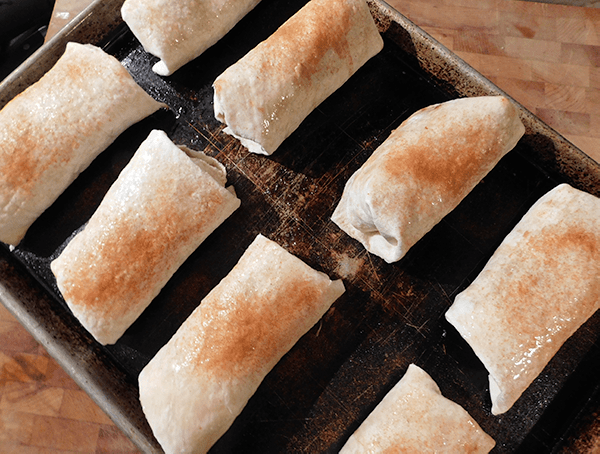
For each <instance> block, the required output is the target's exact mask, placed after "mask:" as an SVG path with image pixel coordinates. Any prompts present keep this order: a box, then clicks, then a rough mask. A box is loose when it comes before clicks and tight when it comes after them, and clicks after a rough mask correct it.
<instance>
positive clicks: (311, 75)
mask: <svg viewBox="0 0 600 454" xmlns="http://www.w3.org/2000/svg"><path fill="white" fill-rule="evenodd" d="M382 48H383V40H382V38H381V36H380V35H379V32H378V31H377V27H376V26H375V22H374V21H373V17H372V16H371V13H370V11H369V8H368V6H367V4H366V3H365V1H364V0H311V1H310V2H309V3H307V4H306V5H305V6H304V7H303V8H302V9H301V10H300V11H298V12H297V13H296V14H295V15H294V16H292V17H291V18H290V19H289V20H288V21H287V22H285V23H284V24H283V25H282V26H281V27H280V28H279V29H278V30H277V31H276V32H275V33H274V34H273V35H271V36H270V37H269V38H268V39H267V40H265V41H263V42H262V43H260V44H259V45H258V46H256V47H255V48H254V49H253V50H251V51H250V52H249V53H248V54H246V55H245V56H244V57H243V58H242V59H240V60H239V61H238V62H237V63H235V64H234V65H232V66H230V67H229V68H227V69H226V70H225V71H224V72H223V74H221V75H220V76H219V77H217V79H216V80H215V82H214V84H213V86H214V90H215V94H214V111H215V117H216V118H217V120H219V121H220V122H222V123H225V124H226V125H227V127H226V128H225V130H224V131H225V132H226V133H227V134H230V135H232V136H234V137H236V138H238V139H239V140H240V141H241V143H242V145H244V146H245V147H246V148H248V150H250V151H251V152H253V153H259V154H266V155H269V154H271V153H273V152H274V151H275V150H276V149H277V147H279V145H280V144H281V143H282V142H283V141H284V140H285V139H286V138H287V137H288V136H289V135H290V134H291V133H292V132H294V131H295V130H296V128H297V127H298V126H299V125H300V123H302V121H303V120H304V119H305V118H306V117H307V116H308V114H310V113H311V112H312V111H313V110H314V108H315V107H317V106H318V105H319V104H320V103H321V102H323V101H324V100H325V99H326V98H327V97H328V96H329V95H331V94H332V93H333V92H334V91H335V90H337V89H338V88H339V87H341V86H342V85H343V84H344V83H345V82H346V81H347V80H348V79H349V78H350V76H351V75H352V74H354V73H355V72H356V71H357V70H358V69H359V68H360V67H361V66H362V65H363V64H364V63H365V62H366V61H367V60H369V59H370V58H371V57H373V56H374V55H375V54H377V53H378V52H379V51H380V50H381V49H382Z"/></svg>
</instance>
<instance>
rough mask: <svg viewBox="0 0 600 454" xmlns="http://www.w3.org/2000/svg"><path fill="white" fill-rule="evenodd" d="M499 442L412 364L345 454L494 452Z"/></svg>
mask: <svg viewBox="0 0 600 454" xmlns="http://www.w3.org/2000/svg"><path fill="white" fill-rule="evenodd" d="M495 445H496V442H495V441H494V440H493V439H492V437H490V436H489V435H488V434H486V433H485V432H484V431H483V430H482V429H481V427H479V424H477V422H476V421H475V420H474V419H473V418H472V417H471V416H470V415H469V413H467V412H466V411H465V410H464V409H463V408H462V407H461V406H460V405H458V404H456V403H454V402H452V401H451V400H450V399H447V398H446V397H444V396H443V395H442V393H441V392H440V389H439V388H438V386H437V384H436V383H435V381H433V379H432V378H431V377H430V376H429V375H428V374H427V372H425V371H424V370H423V369H421V368H420V367H418V366H416V365H414V364H411V365H410V366H408V370H407V371H406V374H404V376H403V377H402V379H401V380H400V381H399V382H398V383H397V384H396V385H395V386H394V387H393V388H392V390H391V391H390V392H389V393H388V394H387V395H386V396H385V397H384V398H383V400H382V401H381V402H380V403H379V405H377V407H376V408H375V410H373V412H372V413H371V414H370V415H369V416H368V417H367V419H365V421H364V422H363V423H362V424H361V425H360V427H359V428H358V429H357V430H356V431H355V432H354V434H352V436H351V437H350V438H349V439H348V441H347V442H346V444H345V445H344V447H343V448H342V450H341V451H340V454H367V453H369V454H379V453H387V452H389V453H392V452H393V453H396V454H400V453H406V454H413V453H448V454H456V453H473V454H477V453H482V454H483V453H488V452H490V451H491V449H492V448H493V447H494V446H495Z"/></svg>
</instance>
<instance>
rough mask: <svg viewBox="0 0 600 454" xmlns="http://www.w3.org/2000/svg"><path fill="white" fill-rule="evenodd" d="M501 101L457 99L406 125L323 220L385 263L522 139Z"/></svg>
mask: <svg viewBox="0 0 600 454" xmlns="http://www.w3.org/2000/svg"><path fill="white" fill-rule="evenodd" d="M524 131H525V128H524V126H523V124H522V123H521V120H520V119H519V115H518V111H517V109H516V108H515V107H514V106H513V104H512V103H511V102H510V101H509V100H508V99H506V98H504V97H501V96H482V97H474V98H463V99H455V100H451V101H447V102H445V103H441V104H435V105H432V106H429V107H426V108H424V109H421V110H419V111H417V112H416V113H414V114H413V115H411V116H410V117H409V118H408V119H406V120H405V121H404V122H403V123H402V124H401V125H400V126H399V127H398V128H397V129H396V130H394V131H393V132H392V134H391V135H390V136H389V137H388V138H387V139H386V140H385V141H384V142H383V143H382V144H381V145H380V146H379V147H378V148H377V149H376V150H375V151H374V152H373V154H372V155H371V156H370V157H369V159H368V160H367V161H366V162H365V163H364V164H363V165H362V167H360V168H359V169H358V170H357V171H356V172H355V173H354V174H353V175H352V176H351V177H350V179H349V180H348V182H347V183H346V185H345V187H344V191H343V194H342V197H341V200H340V201H339V203H338V205H337V207H336V209H335V211H334V213H333V215H332V217H331V220H332V221H333V222H334V223H335V224H337V225H338V226H339V227H340V228H341V229H342V230H343V231H344V232H346V233H347V234H348V235H349V236H351V237H352V238H354V239H356V240H358V241H359V242H360V243H362V245H363V246H364V247H365V248H366V249H367V250H368V251H369V252H371V253H372V254H375V255H377V256H378V257H381V258H383V259H384V260H385V261H386V262H388V263H392V262H396V261H398V260H400V259H401V258H402V257H404V255H405V254H406V253H407V251H408V250H409V249H410V248H411V247H412V246H413V245H414V244H415V243H416V242H417V241H419V240H420V239H421V238H422V237H423V236H424V235H425V234H426V233H427V232H429V230H431V229H432V228H433V227H434V226H435V225H436V224H437V223H438V222H439V221H441V220H442V219H443V218H444V216H446V215H447V214H448V213H450V212H451V211H452V210H453V209H454V208H456V207H457V206H458V204H459V203H460V202H461V201H462V200H463V199H464V198H465V197H466V196H467V194H469V192H471V190H472V189H473V188H474V187H475V186H476V185H477V183H479V182H480V181H481V179H482V178H483V177H484V176H485V175H487V174H488V172H489V171H490V170H491V169H492V168H493V167H494V166H495V165H496V164H497V163H498V161H499V160H500V159H501V158H502V157H503V156H504V155H505V154H506V153H508V152H509V151H510V150H511V149H512V148H513V147H514V146H515V145H516V144H517V142H518V141H519V139H520V138H521V137H522V136H523V134H524Z"/></svg>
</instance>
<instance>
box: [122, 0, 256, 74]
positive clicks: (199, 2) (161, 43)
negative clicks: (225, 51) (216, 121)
mask: <svg viewBox="0 0 600 454" xmlns="http://www.w3.org/2000/svg"><path fill="white" fill-rule="evenodd" d="M259 1H260V0H235V1H231V0H126V1H125V3H123V6H122V8H121V16H122V17H123V20H124V21H125V22H126V23H127V25H128V26H129V28H130V29H131V31H132V32H133V34H134V35H135V36H136V38H137V39H138V40H139V41H140V43H141V44H142V46H143V47H144V49H145V50H146V51H147V52H149V53H151V54H152V55H155V56H156V57H159V58H160V61H159V62H157V63H156V64H155V65H154V67H153V68H152V69H153V71H154V72H156V73H157V74H160V75H161V76H168V75H170V74H173V73H174V72H175V71H176V70H177V69H179V68H180V67H182V66H183V65H185V64H186V63H188V62H190V61H192V60H193V59H194V58H196V57H198V56H199V55H200V54H202V53H203V52H204V51H205V50H206V49H208V48H209V47H210V46H212V45H213V44H215V43H216V42H217V41H219V40H220V39H221V38H222V37H223V36H225V35H226V34H227V32H229V30H231V29H232V28H233V27H234V25H235V24H237V23H238V22H239V21H240V20H241V19H242V17H244V16H245V15H246V14H247V13H248V12H250V11H251V10H252V9H253V8H254V7H255V6H256V5H257V4H258V3H259Z"/></svg>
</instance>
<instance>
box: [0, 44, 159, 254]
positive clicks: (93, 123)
mask: <svg viewBox="0 0 600 454" xmlns="http://www.w3.org/2000/svg"><path fill="white" fill-rule="evenodd" d="M161 106H162V104H160V103H158V102H156V101H155V100H154V99H152V98H151V97H150V96H149V95H148V94H146V92H145V91H144V90H142V88H140V87H139V86H138V85H137V84H136V83H135V82H134V80H133V79H132V78H131V76H130V75H129V73H128V72H127V70H126V69H125V68H124V67H123V66H121V64H120V63H119V62H118V61H117V60H116V59H115V58H114V57H112V56H110V55H108V54H106V53H105V52H104V51H102V50H101V49H99V48H97V47H94V46H92V45H89V44H87V45H82V44H76V43H68V44H67V47H66V50H65V53H64V54H63V55H62V56H61V58H60V59H59V60H58V61H57V63H56V64H55V65H54V67H53V68H52V69H50V71H48V72H47V73H46V74H45V75H44V76H43V77H42V78H41V79H40V80H39V81H38V82H36V83H35V84H33V85H31V86H30V87H29V88H28V89H26V90H25V91H24V92H23V93H21V94H20V95H18V96H16V97H15V98H14V99H12V100H11V101H10V102H9V103H8V104H7V105H6V106H4V108H3V109H2V110H1V111H0V174H1V175H2V179H1V180H0V241H2V242H4V243H7V244H9V245H13V246H16V245H17V244H18V243H19V242H20V241H21V240H22V239H23V237H24V236H25V233H26V232H27V230H28V229H29V227H30V226H31V224H33V222H34V221H35V220H36V219H37V218H38V217H39V216H40V214H42V213H43V212H44V211H45V210H46V209H47V208H48V207H49V206H50V205H52V203H54V201H55V200H56V199H57V198H58V196H59V195H60V194H62V192H63V191H64V190H65V189H66V188H67V187H68V186H69V185H70V184H71V183H72V182H73V180H75V178H76V177H77V175H79V173H81V171H83V170H84V169H85V168H86V167H87V166H88V165H89V164H90V163H91V162H92V161H93V160H94V158H95V157H96V156H97V155H98V154H100V152H102V151H103V150H104V149H105V148H106V147H108V145H110V144H111V143H112V142H113V141H114V140H115V139H116V138H117V136H118V135H119V134H121V132H123V131H124V130H125V129H127V128H128V127H129V126H131V125H132V124H133V123H136V122H138V121H140V120H141V119H142V118H144V117H146V116H148V115H150V114H151V113H153V112H155V111H156V110H158V109H159V108H160V107H161Z"/></svg>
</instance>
